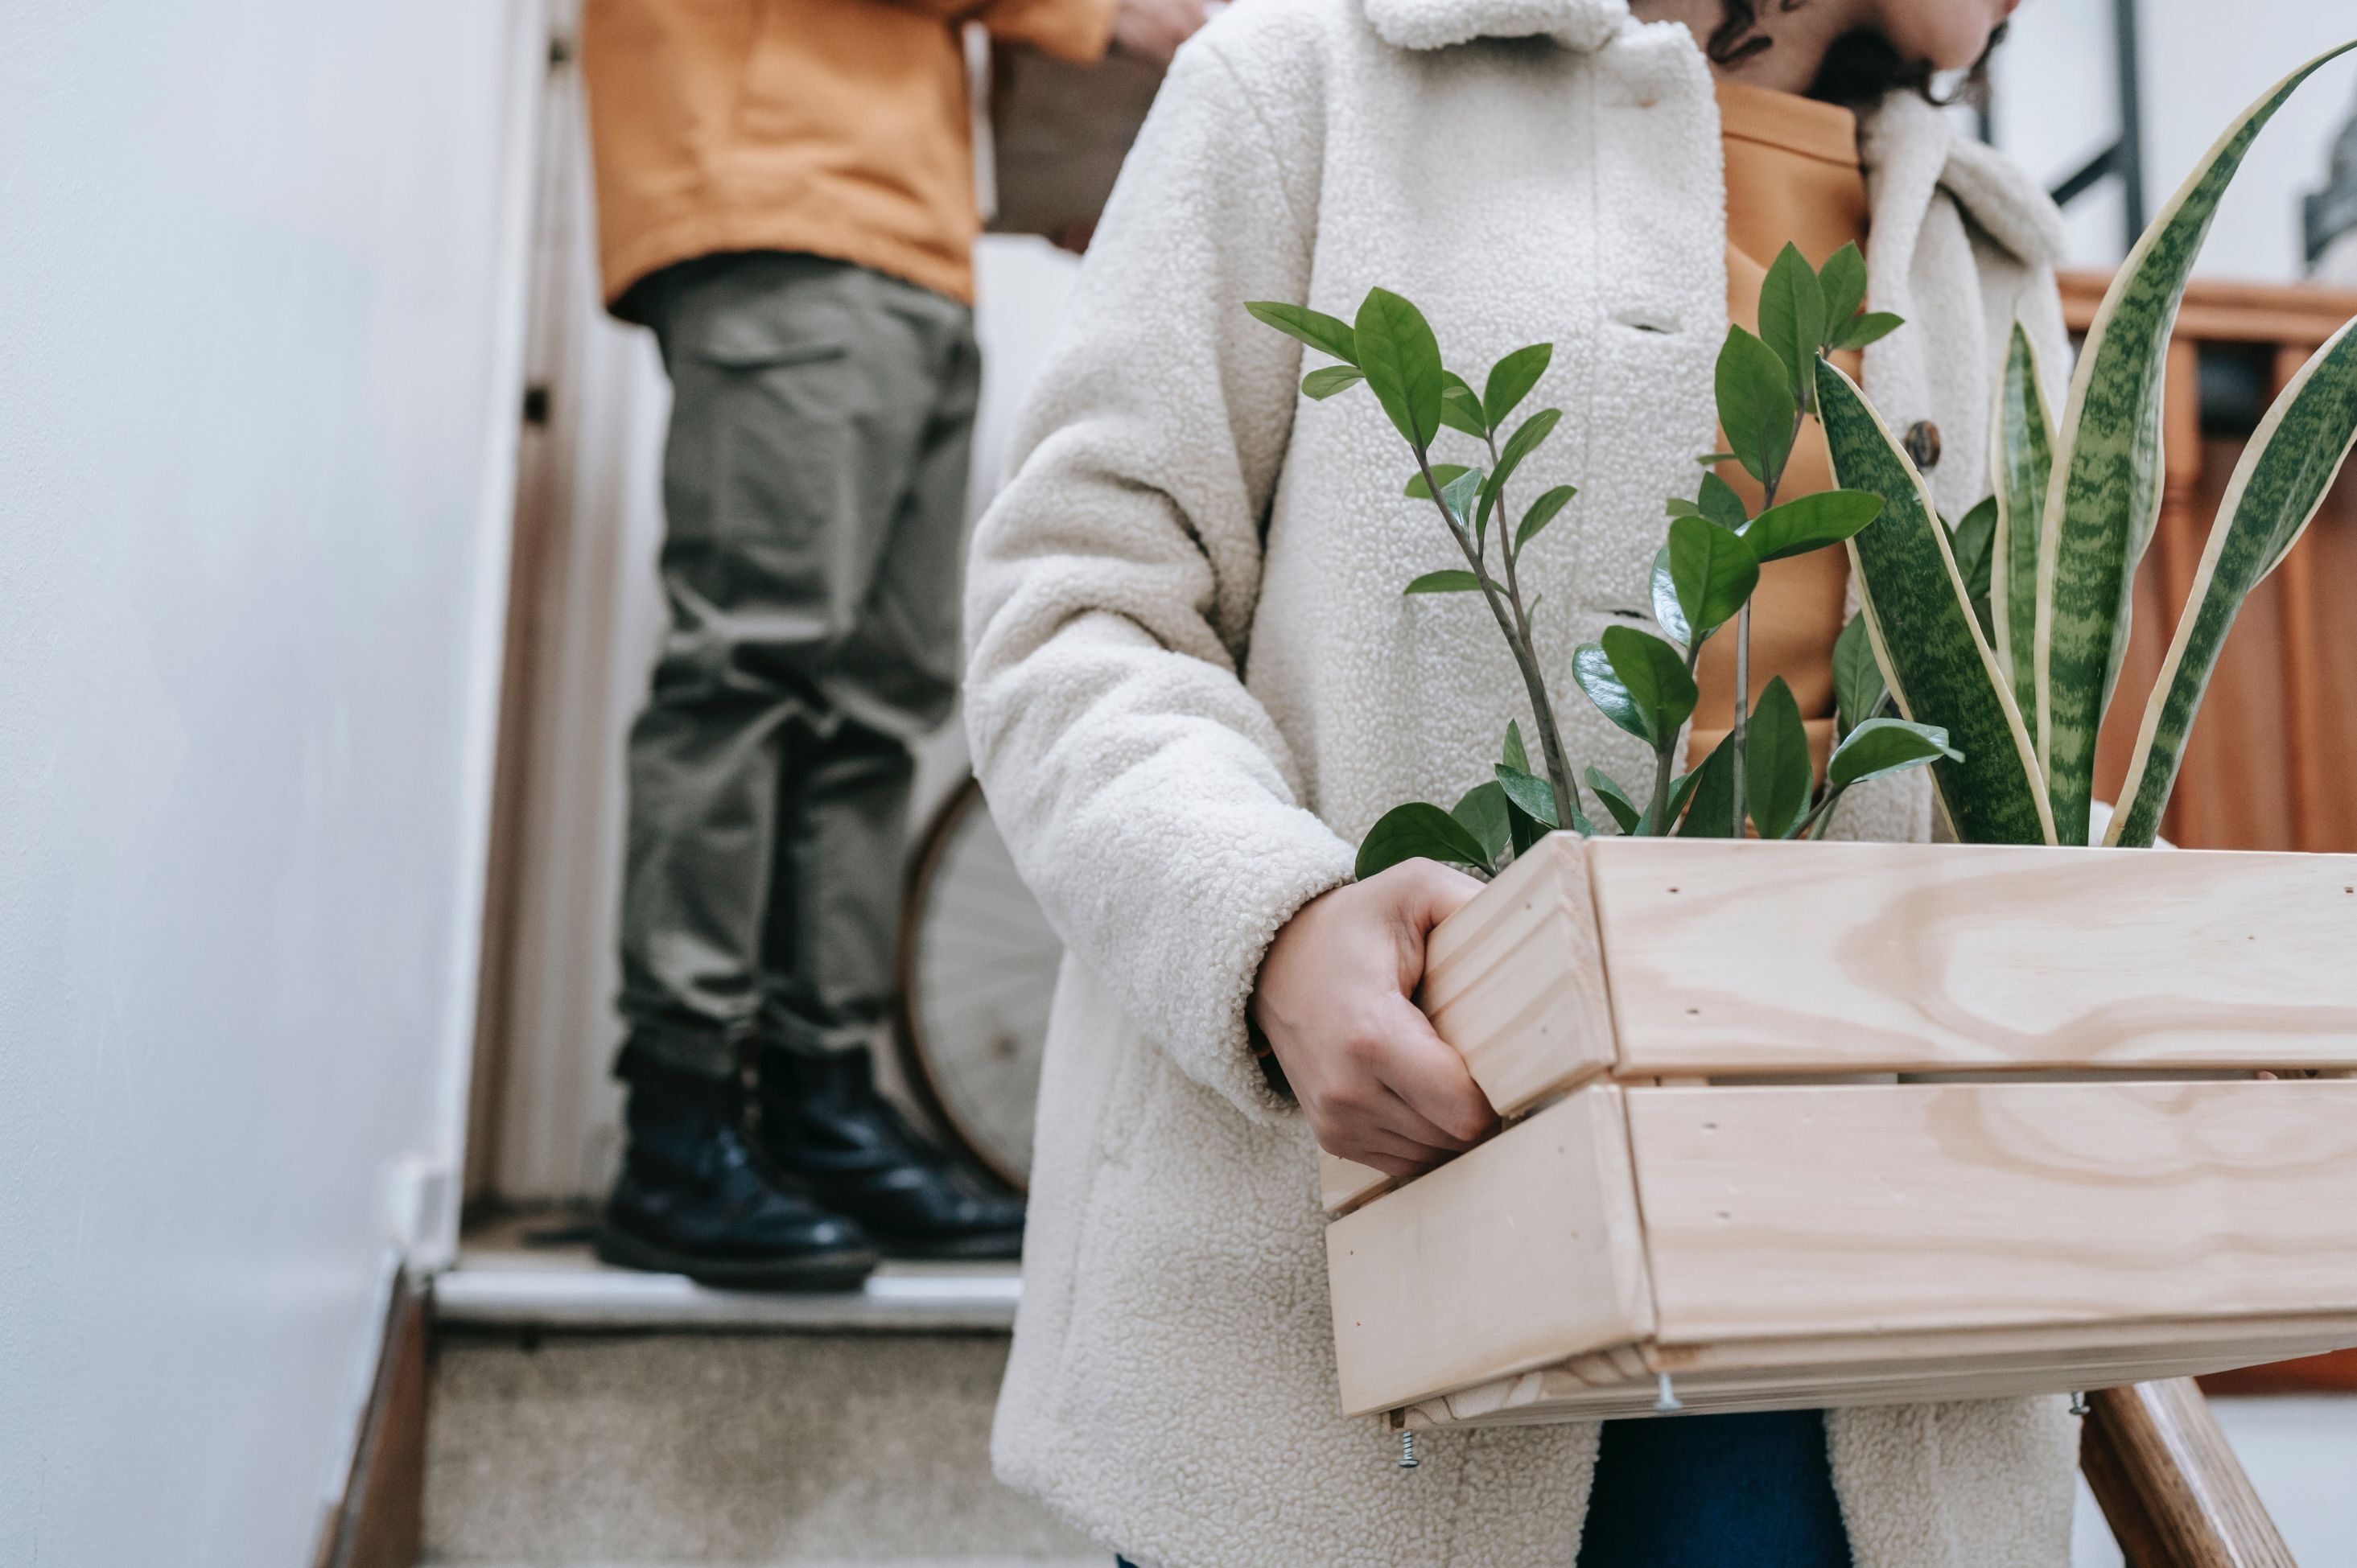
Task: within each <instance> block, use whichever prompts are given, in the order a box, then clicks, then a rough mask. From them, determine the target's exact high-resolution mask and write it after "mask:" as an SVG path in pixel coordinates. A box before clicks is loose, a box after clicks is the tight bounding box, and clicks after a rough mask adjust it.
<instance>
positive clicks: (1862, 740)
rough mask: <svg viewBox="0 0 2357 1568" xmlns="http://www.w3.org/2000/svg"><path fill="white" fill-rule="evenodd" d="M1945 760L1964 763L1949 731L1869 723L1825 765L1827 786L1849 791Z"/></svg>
mask: <svg viewBox="0 0 2357 1568" xmlns="http://www.w3.org/2000/svg"><path fill="white" fill-rule="evenodd" d="M1941 757H1946V758H1947V759H1948V760H1949V761H1951V762H1962V761H1963V760H1964V758H1963V757H1960V756H1958V755H1957V754H1956V750H1955V748H1954V747H1953V746H1950V745H1949V744H1948V732H1947V731H1946V730H1943V729H1939V728H1936V727H1934V726H1933V725H1919V724H1910V723H1909V722H1908V721H1907V720H1905V719H1868V720H1867V721H1866V722H1865V723H1864V724H1862V725H1858V726H1857V728H1856V729H1854V730H1852V731H1850V732H1849V734H1848V735H1847V736H1844V737H1843V739H1842V743H1841V745H1839V746H1835V748H1834V755H1833V757H1832V760H1830V761H1829V762H1827V763H1826V764H1825V782H1826V783H1827V784H1829V785H1831V786H1833V787H1834V788H1835V789H1848V788H1849V787H1850V786H1851V785H1853V784H1863V783H1865V782H1866V781H1867V779H1879V778H1881V777H1882V776H1883V775H1884V774H1886V773H1903V772H1905V771H1906V770H1907V769H1908V768H1921V767H1922V766H1923V765H1924V764H1925V763H1928V762H1935V761H1937V760H1939V759H1940V758H1941Z"/></svg>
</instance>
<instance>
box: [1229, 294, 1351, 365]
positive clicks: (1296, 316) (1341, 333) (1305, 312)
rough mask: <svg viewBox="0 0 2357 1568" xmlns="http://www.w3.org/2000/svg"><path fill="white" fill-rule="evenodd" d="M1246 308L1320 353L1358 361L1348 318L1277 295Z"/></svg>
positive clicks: (1254, 315) (1344, 360) (1339, 358)
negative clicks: (1338, 318)
mask: <svg viewBox="0 0 2357 1568" xmlns="http://www.w3.org/2000/svg"><path fill="white" fill-rule="evenodd" d="M1244 308H1245V309H1246V310H1249V311H1251V312H1252V314H1253V318H1254V320H1256V321H1261V322H1265V323H1266V324H1267V325H1269V326H1271V327H1274V328H1276V329H1277V330H1278V331H1279V332H1282V333H1284V334H1285V335H1286V337H1288V338H1294V339H1296V340H1297V341H1299V342H1303V343H1307V344H1308V345H1309V347H1311V348H1313V349H1317V350H1318V352H1319V353H1321V354H1331V355H1333V356H1334V358H1336V359H1338V360H1341V361H1342V362H1343V363H1344V364H1346V365H1355V364H1357V363H1358V362H1359V347H1358V342H1357V338H1356V335H1355V334H1354V333H1352V332H1351V324H1350V323H1349V322H1347V321H1340V320H1337V319H1336V318H1335V317H1331V316H1328V315H1326V314H1325V313H1324V312H1322V311H1317V310H1311V309H1309V308H1308V306H1299V305H1286V304H1283V303H1281V302H1279V301H1277V300H1274V299H1255V300H1253V301H1251V302H1250V303H1248V304H1247V305H1246V306H1244Z"/></svg>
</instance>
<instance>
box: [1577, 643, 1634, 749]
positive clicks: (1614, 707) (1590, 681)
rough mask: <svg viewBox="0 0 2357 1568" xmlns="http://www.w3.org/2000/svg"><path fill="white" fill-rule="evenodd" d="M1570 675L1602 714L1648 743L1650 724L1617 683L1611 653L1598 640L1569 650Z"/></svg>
mask: <svg viewBox="0 0 2357 1568" xmlns="http://www.w3.org/2000/svg"><path fill="white" fill-rule="evenodd" d="M1571 678H1572V679H1573V680H1574V681H1576V682H1578V683H1579V689H1580V690H1581V691H1583V692H1585V693H1587V700H1588V701H1589V702H1591V703H1595V704H1596V705H1597V707H1598V708H1599V709H1601V710H1602V711H1603V714H1604V716H1605V717H1606V718H1608V719H1610V720H1611V721H1612V722H1613V723H1614V724H1616V725H1620V727H1621V728H1622V729H1624V730H1627V731H1628V732H1629V733H1630V734H1631V735H1633V736H1636V737H1637V738H1638V739H1640V740H1642V741H1645V742H1647V743H1648V744H1651V743H1652V739H1653V732H1652V725H1649V724H1648V723H1647V722H1646V718H1645V715H1644V714H1642V713H1641V712H1640V711H1639V709H1638V706H1637V700H1636V699H1635V698H1634V697H1632V696H1631V695H1630V693H1629V688H1628V687H1626V686H1624V685H1622V684H1621V683H1620V676H1619V675H1617V674H1615V673H1614V672H1613V670H1612V659H1611V656H1610V655H1609V654H1608V653H1606V652H1605V651H1604V645H1603V644H1602V643H1600V642H1583V643H1581V644H1580V645H1579V646H1578V647H1577V648H1576V649H1574V650H1572V654H1571Z"/></svg>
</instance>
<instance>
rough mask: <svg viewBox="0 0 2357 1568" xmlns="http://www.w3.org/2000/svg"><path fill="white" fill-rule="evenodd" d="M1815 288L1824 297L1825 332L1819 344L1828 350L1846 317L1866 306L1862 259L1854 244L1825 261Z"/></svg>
mask: <svg viewBox="0 0 2357 1568" xmlns="http://www.w3.org/2000/svg"><path fill="white" fill-rule="evenodd" d="M1817 287H1818V288H1820V289H1822V290H1823V291H1824V296H1825V329H1824V334H1823V336H1822V337H1821V338H1820V339H1819V340H1820V342H1821V343H1822V344H1823V346H1824V347H1825V348H1828V349H1830V348H1832V347H1833V345H1834V339H1835V338H1836V337H1838V336H1839V335H1840V333H1841V330H1842V328H1845V327H1846V326H1848V325H1849V319H1850V317H1853V316H1856V315H1857V307H1858V306H1861V305H1864V304H1865V303H1866V258H1865V257H1864V256H1862V255H1860V254H1859V253H1858V249H1857V245H1856V244H1855V243H1851V244H1847V245H1844V246H1843V247H1842V248H1841V249H1840V250H1838V251H1835V252H1834V253H1833V254H1832V255H1830V256H1827V257H1826V258H1825V264H1824V267H1823V268H1822V269H1820V270H1819V271H1818V273H1817Z"/></svg>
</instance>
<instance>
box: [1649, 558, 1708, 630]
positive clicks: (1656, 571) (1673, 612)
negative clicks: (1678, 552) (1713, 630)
mask: <svg viewBox="0 0 2357 1568" xmlns="http://www.w3.org/2000/svg"><path fill="white" fill-rule="evenodd" d="M1652 586H1653V618H1654V619H1655V620H1657V621H1659V622H1661V625H1662V630H1663V632H1664V633H1666V634H1667V635H1668V637H1669V639H1670V640H1671V641H1673V642H1676V643H1681V644H1683V645H1684V647H1685V648H1686V649H1687V650H1692V649H1693V648H1694V645H1695V634H1694V628H1692V627H1690V626H1688V625H1687V624H1686V611H1685V607H1684V605H1682V604H1680V603H1678V580H1677V575H1676V574H1674V573H1673V572H1672V571H1671V570H1670V547H1669V546H1668V545H1666V544H1664V545H1663V546H1662V547H1661V549H1659V550H1658V551H1656V552H1654V553H1653V585H1652ZM1703 640H1704V641H1706V642H1707V641H1709V640H1710V639H1709V638H1707V637H1705V638H1704V639H1703Z"/></svg>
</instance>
